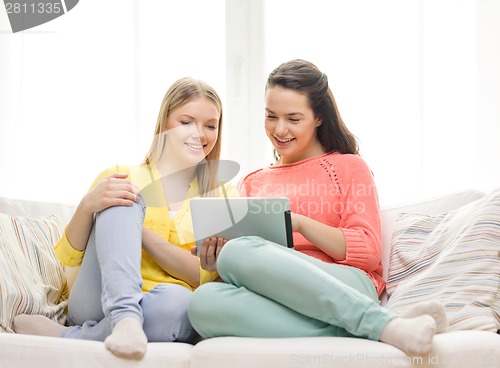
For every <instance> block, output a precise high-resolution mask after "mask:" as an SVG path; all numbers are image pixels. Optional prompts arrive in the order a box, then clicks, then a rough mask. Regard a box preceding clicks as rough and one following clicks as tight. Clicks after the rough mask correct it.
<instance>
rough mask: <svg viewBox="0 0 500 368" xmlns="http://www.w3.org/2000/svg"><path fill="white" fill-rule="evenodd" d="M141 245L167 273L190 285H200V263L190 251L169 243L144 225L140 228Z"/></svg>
mask: <svg viewBox="0 0 500 368" xmlns="http://www.w3.org/2000/svg"><path fill="white" fill-rule="evenodd" d="M142 247H143V248H144V250H145V251H146V252H148V254H149V255H150V256H151V257H152V258H153V259H154V260H155V261H156V263H158V265H159V266H160V267H161V268H162V269H163V270H165V272H167V273H168V274H169V275H171V276H173V277H175V278H177V279H179V280H184V281H186V282H187V283H188V284H189V285H191V286H192V287H197V286H199V285H200V263H199V262H198V258H196V257H193V256H192V255H191V253H190V251H188V250H185V249H183V248H180V247H178V246H176V245H174V244H172V243H169V242H168V241H166V240H165V239H163V238H162V237H161V236H159V235H157V234H156V233H154V232H153V231H151V230H149V229H147V228H145V227H143V228H142Z"/></svg>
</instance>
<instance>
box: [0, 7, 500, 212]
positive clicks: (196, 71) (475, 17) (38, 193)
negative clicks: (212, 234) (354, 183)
mask: <svg viewBox="0 0 500 368" xmlns="http://www.w3.org/2000/svg"><path fill="white" fill-rule="evenodd" d="M194 9H195V10H196V11H193V10H194ZM498 19H500V1H497V0H433V1H428V0H405V1H400V0H378V1H371V0H352V1H343V0H308V1H307V2H305V1H303V0H258V1H252V0H239V1H231V0H230V1H227V2H225V1H223V0H211V1H208V0H186V1H179V2H165V1H162V0H148V1H139V0H105V1H99V0H86V1H81V2H80V3H79V4H78V5H77V6H76V7H75V8H74V9H73V10H71V11H70V12H69V13H68V14H66V15H64V16H62V17H60V18H57V19H56V20H54V21H52V22H49V23H47V24H45V25H42V26H39V27H37V28H34V29H33V30H31V31H25V32H23V33H20V34H11V33H10V27H9V25H8V20H7V16H6V14H5V12H2V11H0V196H8V197H19V198H26V199H43V200H62V201H66V202H77V201H78V200H79V199H80V198H81V196H82V195H83V193H84V192H85V191H86V190H87V187H88V185H89V184H90V183H91V182H92V180H93V178H94V176H95V175H96V174H97V173H98V172H99V171H100V170H102V169H104V168H105V167H107V166H109V165H114V164H116V163H137V162H139V161H140V160H141V159H142V158H143V156H144V154H145V151H146V150H147V146H148V144H149V139H150V137H151V134H152V130H153V128H154V124H155V122H156V116H157V113H158V108H159V104H160V101H161V99H162V97H163V94H164V92H165V91H166V89H167V88H168V86H169V85H170V84H171V83H172V82H173V81H174V80H175V79H177V78H180V77H182V76H185V75H191V76H193V77H197V78H201V79H205V80H206V81H207V82H209V83H210V84H212V85H214V87H215V88H216V89H217V90H218V91H219V92H220V94H221V95H222V97H223V99H224V104H225V114H226V116H225V127H224V142H223V150H224V153H223V156H224V158H227V159H233V160H236V161H238V162H239V163H240V164H241V166H242V170H243V171H244V172H247V171H249V170H251V169H254V168H257V167H259V166H262V165H266V164H268V163H269V162H270V161H271V160H272V156H271V148H270V145H269V143H268V141H267V139H266V137H265V134H264V130H263V107H264V96H263V92H264V82H265V79H266V75H267V74H268V73H269V72H270V71H271V70H272V69H273V68H274V67H276V66H277V65H278V64H279V63H281V62H283V61H286V60H288V59H291V58H295V57H300V58H305V59H309V60H311V61H313V62H314V63H316V64H317V65H318V66H319V67H320V68H321V69H323V70H324V71H325V72H326V73H327V74H328V76H329V80H330V85H331V88H332V90H333V92H334V94H335V96H336V99H337V103H338V105H339V108H340V112H341V114H342V116H343V118H344V120H345V121H346V123H347V124H348V126H349V127H350V128H351V130H352V131H353V132H354V133H355V134H356V135H357V136H358V138H359V140H360V143H361V152H362V154H363V156H364V157H365V159H366V160H367V162H368V163H369V165H370V167H371V168H372V169H373V171H374V173H375V178H376V181H377V185H378V187H379V192H380V195H381V200H382V203H394V202H405V201H407V200H411V199H413V198H417V197H427V196H434V195H439V194H442V193H447V192H452V191H456V190H462V189H467V188H478V189H481V190H484V191H489V190H491V189H493V188H495V187H498V186H500V170H499V169H498V162H499V159H500V144H499V143H498V140H499V138H500V131H499V129H500V107H499V104H498V101H500V70H499V68H498V65H500V26H499V22H498V21H497V20H498Z"/></svg>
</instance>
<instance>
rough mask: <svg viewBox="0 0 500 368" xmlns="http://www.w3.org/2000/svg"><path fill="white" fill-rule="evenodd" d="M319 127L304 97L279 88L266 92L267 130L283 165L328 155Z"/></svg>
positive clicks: (319, 122) (318, 121) (317, 120)
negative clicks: (324, 154)
mask: <svg viewBox="0 0 500 368" xmlns="http://www.w3.org/2000/svg"><path fill="white" fill-rule="evenodd" d="M320 125H321V121H320V120H319V119H318V118H317V117H316V116H315V115H314V112H313V110H312V109H311V107H310V106H309V102H308V100H307V96H306V95H305V94H302V93H299V92H297V91H295V90H292V89H287V88H282V87H279V86H276V87H272V88H269V89H268V90H267V92H266V120H265V129H266V134H267V136H268V137H269V139H270V140H271V143H272V144H273V146H274V148H275V150H276V152H277V153H278V155H279V156H280V157H281V159H280V163H281V164H290V163H294V162H297V161H301V160H304V159H307V158H311V157H315V156H319V155H321V154H323V153H325V152H324V149H323V147H322V146H321V143H320V142H319V140H318V137H317V134H316V130H317V128H318V127H319V126H320Z"/></svg>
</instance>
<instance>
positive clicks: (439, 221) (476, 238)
mask: <svg viewBox="0 0 500 368" xmlns="http://www.w3.org/2000/svg"><path fill="white" fill-rule="evenodd" d="M387 293H388V296H389V301H388V303H387V305H386V306H387V308H389V309H391V310H394V311H396V312H401V311H403V310H405V309H406V308H408V307H410V306H411V305H413V304H415V303H417V302H419V301H424V300H437V301H439V302H441V303H443V304H444V306H445V308H446V312H447V315H448V319H449V322H450V327H449V329H448V331H453V330H471V329H474V330H486V331H493V332H497V331H498V330H500V189H498V190H496V191H494V192H492V193H491V194H489V195H487V196H485V197H483V198H481V199H479V200H477V201H474V202H472V203H470V204H468V205H465V206H463V207H461V208H458V209H456V210H453V211H449V212H447V213H445V214H442V215H439V216H427V215H421V214H403V215H401V217H400V218H399V219H398V221H397V223H396V229H395V231H394V234H393V239H392V247H391V256H390V264H389V277H388V281H387Z"/></svg>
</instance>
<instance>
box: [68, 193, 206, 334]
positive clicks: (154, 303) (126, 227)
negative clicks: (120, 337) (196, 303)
mask: <svg viewBox="0 0 500 368" xmlns="http://www.w3.org/2000/svg"><path fill="white" fill-rule="evenodd" d="M145 211H146V209H145V206H144V203H143V202H142V201H141V202H140V203H136V204H134V205H133V206H131V207H126V206H116V207H110V208H108V209H106V210H104V211H102V212H100V213H98V214H97V215H96V217H95V221H94V225H93V228H92V231H91V234H90V238H89V241H88V244H87V249H86V251H85V255H84V257H83V262H82V265H81V267H80V271H79V272H78V275H77V278H76V280H75V283H74V285H73V287H72V289H71V293H70V297H69V302H68V326H70V327H69V328H67V329H66V330H65V331H64V332H63V333H62V335H61V336H62V337H67V338H76V339H85V340H97V341H104V340H105V339H106V337H107V336H109V335H110V334H111V331H112V328H113V327H114V325H115V324H116V323H117V322H118V321H119V320H121V319H122V318H124V317H135V318H137V319H139V320H140V321H142V322H143V328H144V332H145V333H146V336H147V338H148V341H149V342H152V341H161V342H170V341H179V342H193V341H196V339H198V335H197V334H196V332H195V331H194V330H193V328H192V326H191V324H190V322H189V319H188V316H187V308H188V305H189V302H190V299H191V296H192V294H193V293H192V292H191V291H190V290H188V289H186V288H185V287H183V286H180V285H175V284H159V285H157V286H156V287H155V288H154V289H152V290H151V291H150V292H147V293H143V292H142V290H141V287H142V277H141V254H142V225H143V222H144V216H145Z"/></svg>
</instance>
